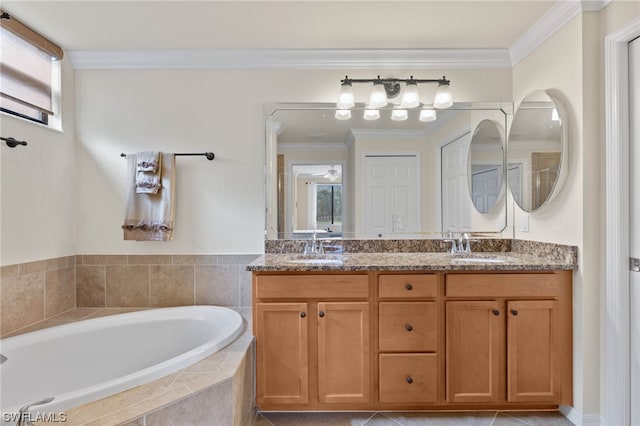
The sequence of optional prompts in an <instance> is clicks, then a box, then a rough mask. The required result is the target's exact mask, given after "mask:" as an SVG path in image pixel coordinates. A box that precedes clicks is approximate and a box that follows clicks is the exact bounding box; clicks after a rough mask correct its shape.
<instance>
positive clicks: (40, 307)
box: [0, 256, 76, 336]
mask: <svg viewBox="0 0 640 426" xmlns="http://www.w3.org/2000/svg"><path fill="white" fill-rule="evenodd" d="M0 277H1V279H0V286H1V288H0V324H1V325H0V335H2V336H5V335H7V334H9V333H12V332H14V331H16V330H18V329H21V328H24V327H29V326H31V325H32V324H34V323H36V322H38V321H43V320H45V319H48V318H51V317H53V316H55V315H57V314H59V313H61V312H64V311H67V310H69V309H72V308H74V307H75V306H76V283H75V257H74V256H64V257H57V258H53V259H46V260H40V261H36V262H27V263H22V264H17V265H8V266H3V267H2V268H0Z"/></svg>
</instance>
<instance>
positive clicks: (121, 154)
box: [120, 152, 216, 161]
mask: <svg viewBox="0 0 640 426" xmlns="http://www.w3.org/2000/svg"><path fill="white" fill-rule="evenodd" d="M174 155H176V156H194V155H202V156H204V157H207V160H209V161H211V160H213V159H214V158H216V155H215V154H214V153H213V152H197V153H196V152H180V153H176V154H174ZM126 156H127V154H125V153H124V152H121V153H120V157H126Z"/></svg>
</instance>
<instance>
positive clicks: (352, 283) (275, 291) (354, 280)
mask: <svg viewBox="0 0 640 426" xmlns="http://www.w3.org/2000/svg"><path fill="white" fill-rule="evenodd" d="M255 279H256V298H257V299H303V298H339V299H366V298H367V297H369V277H368V276H367V275H346V274H322V275H320V274H318V275H295V274H292V275H258V276H256V278H255Z"/></svg>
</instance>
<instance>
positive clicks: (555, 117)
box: [551, 108, 560, 121]
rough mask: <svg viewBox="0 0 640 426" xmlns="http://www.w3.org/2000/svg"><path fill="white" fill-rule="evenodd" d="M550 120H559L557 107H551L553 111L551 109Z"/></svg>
mask: <svg viewBox="0 0 640 426" xmlns="http://www.w3.org/2000/svg"><path fill="white" fill-rule="evenodd" d="M551 120H553V121H560V116H559V115H558V110H557V109H555V108H554V109H553V111H551Z"/></svg>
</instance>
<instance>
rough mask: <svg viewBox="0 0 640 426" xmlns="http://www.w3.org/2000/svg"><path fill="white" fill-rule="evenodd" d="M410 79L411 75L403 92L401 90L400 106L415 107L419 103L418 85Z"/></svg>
mask: <svg viewBox="0 0 640 426" xmlns="http://www.w3.org/2000/svg"><path fill="white" fill-rule="evenodd" d="M412 80H413V77H412V78H411V80H409V82H408V83H407V86H406V87H405V88H404V92H402V101H401V102H400V106H401V107H402V108H415V107H417V106H418V105H420V94H419V93H418V85H417V84H416V83H412V82H411V81H412Z"/></svg>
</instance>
